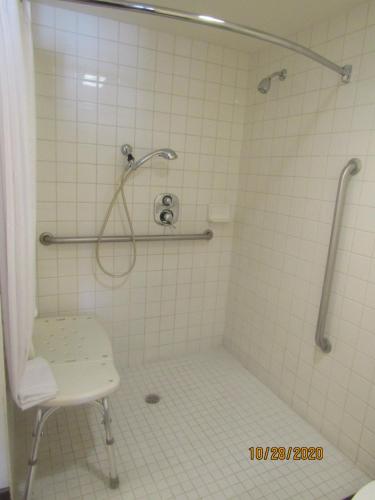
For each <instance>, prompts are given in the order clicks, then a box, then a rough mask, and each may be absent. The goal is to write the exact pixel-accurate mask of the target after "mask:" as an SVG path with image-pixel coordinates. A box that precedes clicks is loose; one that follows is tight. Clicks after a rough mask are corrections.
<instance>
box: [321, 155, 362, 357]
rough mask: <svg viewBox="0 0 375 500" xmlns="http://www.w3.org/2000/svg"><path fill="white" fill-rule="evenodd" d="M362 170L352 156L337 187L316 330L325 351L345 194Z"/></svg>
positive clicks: (328, 347) (328, 349)
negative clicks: (326, 327)
mask: <svg viewBox="0 0 375 500" xmlns="http://www.w3.org/2000/svg"><path fill="white" fill-rule="evenodd" d="M360 170H361V160H359V159H358V158H352V159H351V160H349V162H348V163H347V165H346V166H345V167H344V168H343V169H342V171H341V174H340V179H339V185H338V188H337V194H336V202H335V210H334V212H333V221H332V229H331V237H330V240H329V247H328V255H327V263H326V270H325V273H324V281H323V289H322V297H321V299H320V306H319V316H318V323H317V326H316V332H315V343H316V345H317V346H318V347H320V349H321V350H322V351H323V352H326V353H328V352H330V351H331V349H332V346H331V342H330V341H329V340H328V339H327V337H326V336H325V326H326V321H327V313H328V306H329V298H330V295H331V286H332V279H333V273H334V271H335V262H336V254H337V245H338V241H339V237H340V230H341V219H342V213H343V211H344V203H345V195H346V190H347V187H348V182H349V179H350V178H351V176H352V175H355V174H357V173H358V172H359V171H360Z"/></svg>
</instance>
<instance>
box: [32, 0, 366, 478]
mask: <svg viewBox="0 0 375 500" xmlns="http://www.w3.org/2000/svg"><path fill="white" fill-rule="evenodd" d="M34 22H35V46H36V50H35V54H36V67H37V94H38V133H39V147H38V151H39V153H38V155H39V162H38V167H39V169H38V171H39V174H38V175H39V177H38V180H39V197H38V199H39V206H38V210H39V212H38V220H39V227H38V229H39V231H45V230H46V231H51V232H54V233H58V234H60V235H70V234H82V235H85V234H93V233H95V232H97V230H98V228H99V224H100V223H101V220H102V217H103V214H104V211H105V208H106V205H107V203H108V201H109V199H110V197H111V193H112V191H113V186H114V182H115V179H116V178H117V177H118V175H119V174H120V172H121V168H122V167H121V162H122V158H121V155H120V154H119V146H120V145H121V144H122V143H124V142H129V143H131V144H133V145H134V146H135V150H136V154H137V156H140V155H142V154H144V153H146V152H148V151H149V150H151V149H154V148H156V147H162V146H169V147H172V148H174V149H176V150H177V152H178V154H179V159H178V160H177V161H174V162H170V163H169V164H168V165H166V164H165V163H163V162H160V161H156V162H154V163H153V166H152V167H151V168H143V169H140V170H139V171H138V172H137V174H136V175H135V176H134V177H133V179H132V181H131V182H130V184H129V186H128V189H127V195H128V198H129V201H130V207H131V212H132V214H133V218H134V221H135V228H136V232H139V233H147V232H155V233H156V232H160V230H161V228H159V227H157V226H156V225H155V224H154V222H153V218H152V203H153V199H154V197H155V196H156V195H157V194H158V193H160V192H164V191H171V192H174V193H175V194H177V195H178V196H179V197H180V199H181V203H182V214H181V221H180V223H179V228H178V230H179V231H181V232H187V231H202V230H204V229H206V227H208V224H207V222H206V221H207V205H208V204H209V203H211V202H212V203H221V202H223V201H224V202H229V203H231V204H235V203H236V196H237V194H238V204H237V212H236V213H237V215H236V224H235V232H234V240H233V241H234V251H233V256H232V254H231V252H232V229H233V228H232V225H231V224H229V225H215V226H213V229H214V231H215V238H214V240H213V241H212V242H210V243H207V242H195V243H168V244H162V243H152V244H151V243H150V244H145V243H142V244H140V245H139V246H138V250H139V258H138V263H137V267H136V269H135V271H134V273H133V274H132V276H131V277H130V279H129V280H128V281H127V282H126V283H124V284H122V285H121V286H119V287H116V288H114V289H112V288H111V287H110V286H109V285H112V281H108V279H107V278H105V277H104V276H103V275H101V274H100V273H99V272H98V270H97V268H96V266H95V261H94V259H93V249H92V247H91V246H81V247H75V246H69V247H68V246H61V247H50V248H44V247H40V248H39V258H38V266H39V310H40V313H41V314H44V315H50V314H58V313H61V314H63V313H78V312H95V313H96V314H97V315H98V316H99V317H101V318H102V320H103V321H104V322H105V323H106V324H107V325H108V327H109V329H110V330H111V332H112V335H113V340H114V344H115V351H116V352H117V355H118V358H119V360H120V361H121V363H122V364H124V365H127V364H129V363H130V364H139V363H142V362H144V361H147V360H151V359H155V358H159V357H165V356H169V355H172V354H177V353H182V352H188V351H189V352H191V351H197V350H202V349H205V348H208V347H211V346H214V345H216V344H219V343H220V342H221V341H222V337H223V334H224V326H225V324H226V328H225V345H226V346H227V347H228V348H230V349H231V351H232V352H234V353H235V354H236V355H237V356H238V357H239V358H240V359H241V361H242V362H243V363H244V364H245V365H246V366H247V367H248V368H249V369H250V370H251V371H252V372H253V373H254V374H256V375H257V376H258V377H259V378H260V379H261V380H262V381H263V382H265V383H266V384H267V385H268V386H269V387H271V388H272V389H273V390H274V391H275V392H276V393H277V394H278V395H279V396H281V397H282V398H283V399H284V400H285V401H286V402H288V403H289V404H290V405H291V406H292V407H293V408H294V409H295V410H296V411H297V412H298V413H300V414H301V415H303V416H304V417H306V418H307V419H308V420H309V422H311V423H312V424H313V425H315V426H316V427H317V428H318V429H320V430H321V431H322V433H323V434H324V435H325V436H327V437H328V438H329V439H330V440H331V441H332V442H334V443H335V444H336V445H338V446H339V447H340V448H341V449H342V450H343V451H344V452H345V453H346V454H347V455H348V456H349V457H351V458H352V459H353V460H355V461H356V462H357V463H358V464H359V465H360V466H361V467H362V468H364V469H365V470H366V471H367V472H369V473H370V474H374V473H375V384H374V381H375V378H374V377H375V327H374V325H375V253H374V250H375V223H374V221H375V212H374V210H375V204H374V202H373V199H375V174H374V172H375V3H374V1H372V2H371V3H365V4H363V5H360V6H359V7H356V8H355V9H354V10H352V11H350V12H348V13H344V14H342V15H340V16H339V17H337V18H335V19H332V20H327V21H325V22H322V23H321V24H319V25H317V26H313V27H311V28H309V29H306V30H304V31H303V32H301V33H298V34H297V35H296V36H295V39H296V40H297V41H298V42H300V43H303V44H305V45H308V46H310V47H312V48H313V49H316V50H317V51H318V52H320V53H321V54H323V55H326V56H327V57H329V58H331V59H333V60H335V61H338V62H340V61H341V62H342V64H344V63H345V64H348V63H351V64H353V66H354V74H353V79H352V82H351V83H350V84H349V85H342V84H340V82H339V78H338V76H337V75H336V74H334V73H332V72H330V71H328V70H327V69H324V68H321V67H320V66H318V65H316V64H315V63H314V62H311V61H310V60H307V59H305V58H302V57H300V56H297V55H294V54H291V53H290V52H288V53H287V52H286V51H283V50H281V49H275V48H267V50H265V51H262V52H260V53H258V54H257V55H255V56H254V57H251V58H249V57H248V56H247V55H246V54H243V53H237V52H235V51H233V50H228V49H225V48H223V47H218V46H213V45H208V44H206V43H204V42H201V41H196V40H190V39H185V38H179V37H177V38H176V37H174V36H172V35H169V34H168V33H157V32H154V31H150V30H146V29H144V28H139V27H137V26H135V25H129V24H124V23H118V22H116V21H113V20H109V19H106V18H104V17H103V18H97V17H92V16H87V15H84V14H77V13H76V12H70V11H69V10H65V9H64V10H63V9H60V8H53V7H49V6H46V5H39V4H34ZM283 67H286V68H287V69H288V78H287V80H286V81H285V82H273V85H272V88H271V91H270V92H269V94H268V95H267V96H263V95H260V94H259V93H257V92H256V90H255V89H256V84H257V82H258V81H259V80H260V79H261V78H262V77H264V76H265V75H266V74H268V73H270V72H272V71H275V70H278V69H281V68H283ZM243 125H245V126H244V128H243ZM243 132H244V140H243V141H242V139H243ZM241 148H242V154H241V158H240V152H241ZM352 156H359V157H360V158H361V159H362V162H363V169H362V171H361V172H360V174H359V175H358V176H356V177H355V178H353V179H352V181H351V185H350V189H349V193H348V202H347V206H346V211H345V216H344V222H343V226H344V228H343V232H342V238H341V243H340V248H339V254H338V261H337V265H336V274H335V280H334V285H333V289H334V290H333V294H332V300H331V307H330V316H329V321H328V330H329V333H330V336H331V338H332V342H333V345H334V348H333V351H332V352H331V353H330V354H329V355H322V354H321V353H320V352H318V351H317V350H316V349H315V347H314V343H313V339H314V330H315V324H316V319H317V312H318V305H319V298H320V292H321V284H322V279H323V272H324V264H325V256H326V251H327V246H328V238H329V231H330V223H331V219H332V210H333V202H334V198H335V190H336V186H337V179H338V175H339V172H340V170H341V168H342V167H343V166H344V165H345V163H346V162H347V160H348V159H349V158H350V157H352ZM240 160H241V161H240ZM239 169H240V172H239ZM238 173H239V174H240V176H239V181H240V183H239V185H240V188H239V190H238V193H237V186H238V184H237V183H238V175H237V174H238ZM109 230H110V231H111V232H120V231H122V224H121V223H120V220H119V213H117V214H116V217H115V220H114V221H113V222H112V225H111V227H110V228H109ZM103 254H105V256H106V259H105V260H106V263H107V265H109V266H113V267H114V268H115V269H117V270H119V269H121V268H122V267H123V266H125V264H126V262H127V259H128V257H129V255H128V248H127V247H126V246H125V245H120V246H111V245H108V246H106V247H105V249H103ZM231 257H232V260H231ZM231 262H232V265H231V266H230V263H231ZM229 279H230V288H229V294H228V282H229ZM227 297H228V300H227ZM226 305H227V315H226Z"/></svg>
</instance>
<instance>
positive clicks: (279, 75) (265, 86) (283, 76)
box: [257, 68, 287, 94]
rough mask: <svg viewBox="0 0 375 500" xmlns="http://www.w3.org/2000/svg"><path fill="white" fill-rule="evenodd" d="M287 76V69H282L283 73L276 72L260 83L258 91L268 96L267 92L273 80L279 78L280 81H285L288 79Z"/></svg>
mask: <svg viewBox="0 0 375 500" xmlns="http://www.w3.org/2000/svg"><path fill="white" fill-rule="evenodd" d="M286 76H287V70H286V69H285V68H284V69H282V70H281V71H275V73H272V74H271V75H269V76H267V77H266V78H263V80H261V81H260V82H259V83H258V87H257V88H258V91H259V92H260V93H261V94H267V92H268V91H269V89H270V88H271V80H272V79H273V78H278V79H279V80H281V81H283V80H285V79H286Z"/></svg>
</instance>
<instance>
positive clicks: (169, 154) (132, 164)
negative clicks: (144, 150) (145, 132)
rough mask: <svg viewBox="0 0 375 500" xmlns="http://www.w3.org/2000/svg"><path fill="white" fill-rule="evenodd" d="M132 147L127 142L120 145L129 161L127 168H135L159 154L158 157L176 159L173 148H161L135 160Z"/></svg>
mask: <svg viewBox="0 0 375 500" xmlns="http://www.w3.org/2000/svg"><path fill="white" fill-rule="evenodd" d="M132 152H133V149H132V147H131V146H130V145H129V144H123V145H122V146H121V153H122V154H123V155H124V156H127V158H128V162H129V169H132V170H137V168H139V167H140V166H141V165H143V164H144V163H146V162H147V161H149V160H151V159H152V158H154V157H155V156H159V157H160V158H164V160H176V159H177V153H176V152H175V151H173V149H169V148H163V149H157V150H156V151H152V153H148V154H147V155H145V156H142V158H140V159H139V160H136V159H135V158H134V156H133V155H132Z"/></svg>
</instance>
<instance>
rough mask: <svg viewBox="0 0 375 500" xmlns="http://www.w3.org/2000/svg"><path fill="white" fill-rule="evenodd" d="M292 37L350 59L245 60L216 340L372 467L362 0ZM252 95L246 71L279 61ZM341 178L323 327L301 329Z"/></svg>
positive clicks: (308, 316) (373, 259) (369, 96)
mask: <svg viewBox="0 0 375 500" xmlns="http://www.w3.org/2000/svg"><path fill="white" fill-rule="evenodd" d="M295 39H296V40H297V41H299V42H301V43H304V44H306V45H308V46H310V47H311V48H313V49H315V50H316V51H318V52H320V53H321V54H323V55H326V56H327V57H329V58H331V59H333V60H335V61H338V62H341V63H342V64H353V68H354V71H353V78H352V82H351V83H350V84H349V85H343V84H340V81H339V77H338V76H337V75H336V74H335V73H333V72H330V71H329V70H326V69H324V68H322V67H320V66H318V65H317V64H315V63H314V62H312V61H310V60H308V59H305V58H302V57H300V56H297V55H293V54H291V53H286V52H285V51H283V50H281V49H273V48H271V49H269V48H268V49H267V50H266V51H262V52H260V53H259V54H258V58H257V62H255V57H254V59H253V61H254V65H253V68H252V69H251V71H250V78H249V96H248V97H249V101H248V111H247V113H246V125H245V132H244V147H243V152H242V158H241V172H240V183H239V185H240V192H239V198H238V199H239V202H238V207H237V217H236V227H235V234H234V251H233V260H232V274H231V284H230V292H229V296H228V297H229V301H228V315H227V327H226V335H225V345H226V346H227V347H229V348H230V349H231V350H232V351H233V352H234V353H236V354H237V356H238V357H239V358H240V359H241V360H242V362H243V363H244V364H245V365H246V366H247V367H248V368H249V369H250V370H251V371H252V372H253V373H254V374H256V375H257V376H258V377H259V378H260V379H261V380H262V381H263V382H264V383H266V384H267V385H268V386H270V387H271V388H272V389H273V391H274V392H276V394H278V395H279V396H280V397H281V398H282V399H284V400H285V401H286V402H288V403H289V404H290V405H291V406H292V407H293V408H294V409H295V410H296V411H297V412H298V413H300V414H301V415H303V416H304V417H306V418H307V419H308V421H310V422H311V423H313V424H314V425H315V426H316V427H317V428H318V429H319V430H321V432H322V433H323V434H324V435H325V436H327V437H328V438H329V439H330V440H331V441H332V442H334V443H335V444H336V445H338V446H339V448H341V449H342V450H343V451H344V452H345V453H346V454H347V455H348V456H349V457H351V458H352V459H353V460H354V461H356V462H357V463H358V464H359V465H360V466H361V467H363V468H364V469H365V470H366V471H368V472H369V473H370V474H372V475H374V474H375V201H374V200H375V2H374V1H372V2H371V3H364V4H362V5H359V6H358V7H356V8H355V9H354V10H351V11H350V12H348V13H347V14H342V15H341V16H340V17H337V18H335V19H332V20H326V21H324V22H322V23H321V24H319V25H317V26H312V27H311V28H309V29H306V30H305V31H303V32H301V33H298V34H297V35H296V36H295ZM284 67H285V68H287V69H288V78H287V80H286V81H285V82H279V81H275V82H273V84H272V88H271V90H270V92H269V93H268V94H267V95H266V96H264V95H261V94H259V93H258V92H256V85H257V82H258V81H259V80H260V79H261V78H263V77H264V76H266V75H267V74H269V73H271V72H272V71H276V70H279V69H282V68H284ZM353 156H357V157H359V158H361V160H362V162H363V168H362V170H361V172H360V173H359V174H358V175H357V176H356V177H354V178H353V179H352V180H351V182H350V188H349V192H348V198H347V204H346V208H345V214H344V220H343V231H342V237H341V242H340V245H339V251H338V259H337V264H336V272H335V277H334V283H333V292H332V297H331V303H330V311H329V318H328V325H327V330H328V332H329V335H330V338H331V340H332V344H333V350H332V352H331V353H330V354H328V355H327V354H322V353H321V352H319V350H317V349H316V348H315V346H314V332H315V326H316V321H317V315H318V306H319V300H320V294H321V286H322V281H323V273H324V265H325V258H326V253H327V249H328V241H329V232H330V227H331V221H332V213H333V206H334V199H335V194H336V193H335V191H336V188H337V181H338V176H339V173H340V170H341V169H342V168H343V167H344V165H345V164H346V162H347V161H348V160H349V158H351V157H353Z"/></svg>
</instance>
